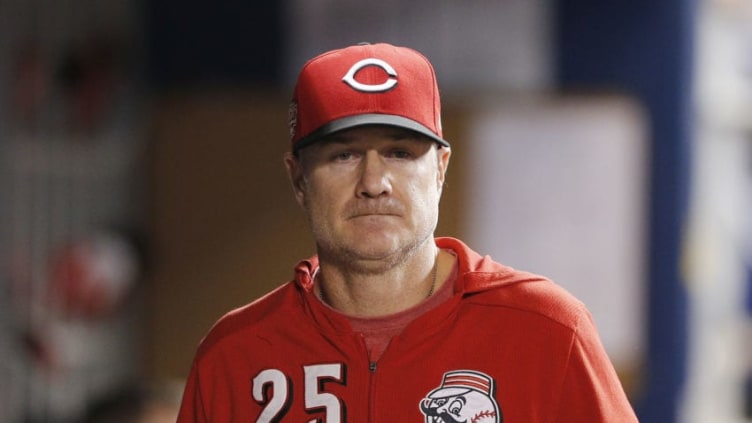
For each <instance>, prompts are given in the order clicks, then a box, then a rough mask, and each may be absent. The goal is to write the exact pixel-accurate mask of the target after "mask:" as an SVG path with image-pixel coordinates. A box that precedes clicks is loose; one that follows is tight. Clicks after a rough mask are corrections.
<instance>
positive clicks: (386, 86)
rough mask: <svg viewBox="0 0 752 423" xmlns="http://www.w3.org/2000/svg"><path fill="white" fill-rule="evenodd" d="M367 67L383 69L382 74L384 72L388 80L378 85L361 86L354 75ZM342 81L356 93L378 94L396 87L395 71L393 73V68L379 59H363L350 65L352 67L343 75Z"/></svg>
mask: <svg viewBox="0 0 752 423" xmlns="http://www.w3.org/2000/svg"><path fill="white" fill-rule="evenodd" d="M367 66H378V67H380V68H381V69H384V72H386V74H387V75H389V76H390V78H388V79H387V80H386V81H385V82H384V83H382V84H378V85H369V84H361V83H360V82H358V81H356V80H355V74H356V73H358V71H359V70H361V69H363V68H365V67H367ZM342 80H343V81H345V83H346V84H347V85H349V86H351V87H353V88H355V89H356V90H358V91H364V92H368V93H378V92H382V91H388V90H390V89H392V88H393V87H394V86H395V85H397V71H395V70H394V68H393V67H392V66H391V65H389V63H387V62H385V61H383V60H381V59H375V58H370V59H363V60H361V61H360V62H358V63H356V64H354V65H352V67H351V68H350V70H349V71H347V74H345V77H344V78H342Z"/></svg>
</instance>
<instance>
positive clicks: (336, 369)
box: [253, 363, 344, 423]
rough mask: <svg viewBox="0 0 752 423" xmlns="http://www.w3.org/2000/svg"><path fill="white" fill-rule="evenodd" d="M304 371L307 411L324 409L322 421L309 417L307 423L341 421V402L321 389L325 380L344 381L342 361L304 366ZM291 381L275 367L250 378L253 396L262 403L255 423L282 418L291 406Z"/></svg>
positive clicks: (271, 421) (337, 422)
mask: <svg viewBox="0 0 752 423" xmlns="http://www.w3.org/2000/svg"><path fill="white" fill-rule="evenodd" d="M303 373H304V376H305V383H304V385H305V386H304V390H305V407H306V411H308V412H310V413H314V412H318V411H321V410H323V411H324V413H325V415H326V419H325V420H324V421H323V422H321V421H320V420H319V419H312V420H309V422H308V423H344V420H343V419H342V417H343V415H342V403H341V401H340V400H339V398H337V397H336V396H335V395H334V394H332V393H329V392H323V387H324V382H338V383H342V382H343V380H342V364H341V363H338V364H316V365H311V366H304V367H303ZM291 384H292V382H291V381H290V380H289V379H288V378H287V377H286V376H285V374H284V373H282V371H280V370H278V369H266V370H262V371H261V372H259V374H258V375H256V377H255V378H253V399H254V400H256V402H258V403H259V404H261V405H263V406H264V409H263V411H262V412H261V415H259V417H258V419H257V420H256V423H276V422H280V421H282V418H283V417H284V416H285V414H287V411H288V409H289V407H290V399H291V398H292V396H291V395H290V394H291V392H290V391H291V390H292V387H291V386H290V385H291ZM269 388H271V391H270V389H269ZM270 392H271V397H270V396H269V393H270Z"/></svg>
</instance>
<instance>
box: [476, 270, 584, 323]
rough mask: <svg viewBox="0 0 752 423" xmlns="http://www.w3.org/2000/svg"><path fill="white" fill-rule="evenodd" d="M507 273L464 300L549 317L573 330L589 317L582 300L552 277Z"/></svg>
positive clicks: (538, 316) (519, 272) (514, 271)
mask: <svg viewBox="0 0 752 423" xmlns="http://www.w3.org/2000/svg"><path fill="white" fill-rule="evenodd" d="M508 272H509V273H508V274H507V275H506V277H505V280H500V281H498V283H493V282H492V281H488V282H487V287H486V289H484V290H482V291H477V292H475V293H473V294H471V295H469V296H468V298H467V300H468V301H469V302H471V303H473V304H477V305H484V306H493V307H503V308H505V309H508V310H512V311H515V312H518V313H525V314H529V315H530V316H536V317H537V318H544V319H548V320H550V321H552V322H556V323H557V324H560V325H563V326H566V327H567V328H569V329H571V330H576V328H577V326H578V325H579V323H580V321H581V320H582V319H583V318H589V316H590V313H589V311H588V310H587V308H586V307H585V305H584V304H583V303H582V301H580V300H579V299H577V298H576V297H575V296H574V295H572V294H571V293H570V292H568V291H567V290H566V289H564V288H563V287H561V286H560V285H558V284H556V283H555V282H553V281H552V280H550V279H548V278H546V277H543V276H540V275H536V274H533V273H528V272H523V271H518V270H514V269H508Z"/></svg>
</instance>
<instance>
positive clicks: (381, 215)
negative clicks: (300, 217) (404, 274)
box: [285, 126, 450, 271]
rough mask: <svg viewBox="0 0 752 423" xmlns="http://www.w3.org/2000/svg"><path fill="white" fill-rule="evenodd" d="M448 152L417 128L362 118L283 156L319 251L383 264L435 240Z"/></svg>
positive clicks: (352, 262) (349, 261) (367, 266)
mask: <svg viewBox="0 0 752 423" xmlns="http://www.w3.org/2000/svg"><path fill="white" fill-rule="evenodd" d="M449 156H450V150H449V149H448V148H440V149H437V145H436V144H435V143H434V142H433V141H430V140H429V139H428V138H426V137H423V136H421V135H418V134H416V133H414V132H412V131H409V130H405V129H401V128H397V127H391V126H364V127H358V128H354V129H349V130H346V131H342V132H338V133H336V134H334V135H332V136H330V137H328V138H327V139H326V140H323V141H321V142H318V143H316V144H313V145H311V146H309V147H306V148H304V149H303V150H302V151H301V152H300V158H295V157H293V156H291V155H288V156H287V157H286V160H285V162H286V164H287V168H288V172H289V173H290V178H291V180H292V182H293V186H294V189H295V195H296V199H297V201H298V203H300V205H301V206H302V207H303V209H304V210H305V212H306V214H307V216H308V220H309V223H310V225H311V229H312V231H313V236H314V238H315V240H316V244H317V247H318V250H319V255H320V256H321V257H322V258H324V259H327V260H330V261H339V262H340V263H342V264H345V265H347V266H361V269H360V270H364V271H378V270H379V269H381V268H382V266H385V265H393V264H395V263H397V262H399V261H400V260H403V259H404V258H405V257H407V256H408V255H409V253H410V252H411V251H414V250H415V249H416V248H417V247H419V246H421V245H422V244H423V243H425V242H426V241H427V240H429V239H430V240H431V242H432V238H433V232H434V229H435V228H436V223H437V221H438V205H439V199H440V197H441V189H442V185H443V183H444V176H445V173H446V168H447V165H448V164H449Z"/></svg>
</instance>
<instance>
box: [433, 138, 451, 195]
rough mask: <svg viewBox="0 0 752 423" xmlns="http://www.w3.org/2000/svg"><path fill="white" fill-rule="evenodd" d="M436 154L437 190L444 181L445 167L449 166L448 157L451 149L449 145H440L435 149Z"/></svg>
mask: <svg viewBox="0 0 752 423" xmlns="http://www.w3.org/2000/svg"><path fill="white" fill-rule="evenodd" d="M436 155H437V159H438V167H439V169H438V174H437V181H436V183H437V184H438V186H439V192H441V190H442V188H443V187H444V181H445V180H446V173H447V169H448V168H449V158H450V157H451V156H452V149H451V148H449V147H444V146H442V147H440V148H438V149H436Z"/></svg>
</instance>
